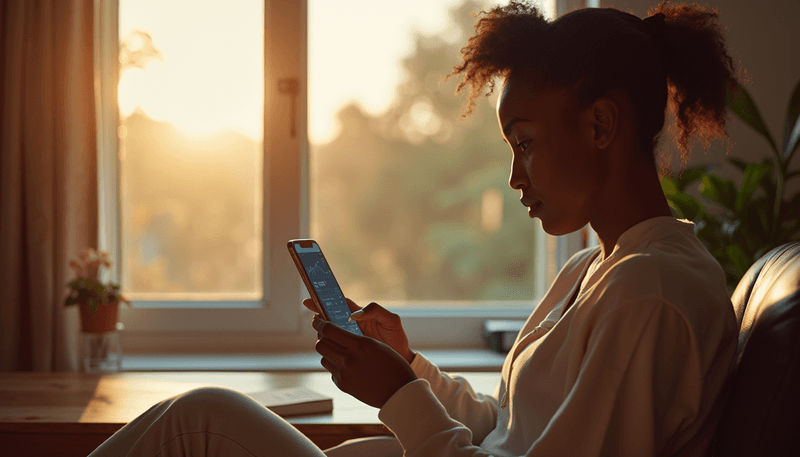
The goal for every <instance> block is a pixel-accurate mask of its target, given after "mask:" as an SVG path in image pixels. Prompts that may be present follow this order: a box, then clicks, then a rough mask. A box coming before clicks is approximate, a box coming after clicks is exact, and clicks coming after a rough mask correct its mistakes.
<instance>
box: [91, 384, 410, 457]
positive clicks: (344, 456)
mask: <svg viewBox="0 0 800 457" xmlns="http://www.w3.org/2000/svg"><path fill="white" fill-rule="evenodd" d="M402 454H403V448H402V447H401V446H400V443H399V442H398V441H397V439H395V438H394V437H375V438H364V439H358V440H350V441H346V442H344V443H342V444H341V445H339V446H336V447H334V448H331V449H327V450H325V451H324V452H323V451H322V450H320V448H318V447H317V446H316V445H315V444H314V443H312V442H311V441H310V440H309V439H308V438H306V437H305V436H304V435H303V434H302V433H300V432H299V431H298V430H297V429H296V428H294V427H293V426H292V425H291V424H289V423H288V422H286V421H285V420H283V419H281V418H280V417H279V416H277V415H276V414H274V413H273V412H272V411H270V410H268V409H267V408H265V407H264V406H262V405H261V404H260V403H257V402H256V401H254V400H253V399H251V398H250V397H248V396H247V395H244V394H242V393H240V392H237V391H235V390H232V389H228V388H224V387H203V388H199V389H194V390H190V391H188V392H186V393H183V394H181V395H176V396H174V397H172V398H168V399H166V400H164V401H162V402H160V403H157V404H155V405H153V407H151V408H150V409H149V410H147V411H145V412H144V413H143V414H142V415H141V416H139V417H137V418H136V419H134V420H133V421H131V422H130V423H128V424H126V425H125V426H124V427H122V428H121V429H119V431H117V433H115V434H114V435H112V436H111V437H110V438H109V439H107V440H106V441H105V442H104V443H103V444H101V445H100V447H98V448H97V449H95V450H94V452H92V453H91V454H90V456H89V457H101V456H104V457H112V456H113V457H123V456H147V457H170V456H191V457H201V456H202V457H206V456H226V457H236V456H247V457H253V456H258V457H266V456H281V457H293V456H297V457H400V456H402Z"/></svg>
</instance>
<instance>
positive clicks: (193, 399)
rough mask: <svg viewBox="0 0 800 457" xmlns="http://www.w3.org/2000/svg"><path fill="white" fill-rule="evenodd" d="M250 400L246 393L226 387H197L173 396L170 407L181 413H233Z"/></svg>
mask: <svg viewBox="0 0 800 457" xmlns="http://www.w3.org/2000/svg"><path fill="white" fill-rule="evenodd" d="M252 401H253V400H252V399H251V398H250V397H248V396H247V395H245V394H243V393H241V392H238V391H236V390H233V389H229V388H227V387H199V388H196V389H192V390H189V391H187V392H184V393H183V394H180V395H178V396H176V397H173V399H172V402H171V404H170V409H171V410H177V411H179V412H181V413H183V414H190V415H194V414H196V415H198V416H203V415H206V414H212V415H214V416H219V415H224V414H226V413H235V412H236V411H237V410H239V409H241V408H242V407H244V406H246V405H247V404H248V403H249V402H252Z"/></svg>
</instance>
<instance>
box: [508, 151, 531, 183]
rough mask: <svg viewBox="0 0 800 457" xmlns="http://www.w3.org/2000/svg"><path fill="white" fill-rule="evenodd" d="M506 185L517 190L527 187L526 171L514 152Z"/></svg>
mask: <svg viewBox="0 0 800 457" xmlns="http://www.w3.org/2000/svg"><path fill="white" fill-rule="evenodd" d="M508 185H509V186H511V188H512V189H517V190H524V189H525V188H526V187H528V172H527V170H525V167H524V166H523V164H522V161H521V160H520V159H519V158H518V157H517V155H516V154H514V156H513V158H512V159H511V176H510V177H509V178H508Z"/></svg>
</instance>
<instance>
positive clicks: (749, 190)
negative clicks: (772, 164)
mask: <svg viewBox="0 0 800 457" xmlns="http://www.w3.org/2000/svg"><path fill="white" fill-rule="evenodd" d="M769 170H770V169H769V167H768V166H766V165H764V164H760V163H756V162H753V163H750V164H748V165H747V168H745V170H744V176H743V177H742V185H741V186H740V187H739V192H738V193H737V194H736V207H735V211H736V213H737V214H739V213H741V212H742V209H743V208H744V207H745V204H747V203H748V202H749V201H750V197H752V196H753V194H754V193H755V191H756V190H757V189H758V187H759V186H760V185H761V180H762V179H764V176H765V175H766V174H767V173H769Z"/></svg>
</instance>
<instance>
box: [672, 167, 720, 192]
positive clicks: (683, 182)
mask: <svg viewBox="0 0 800 457" xmlns="http://www.w3.org/2000/svg"><path fill="white" fill-rule="evenodd" d="M714 167H715V166H714V165H713V164H712V165H701V166H697V167H692V168H687V169H686V170H683V171H682V172H681V173H680V174H679V175H678V177H677V179H676V180H675V181H676V183H677V186H678V190H680V191H681V192H685V191H686V188H687V187H689V184H692V183H693V182H695V181H698V180H700V179H702V178H703V176H705V175H706V174H708V173H711V171H712V169H713V168H714Z"/></svg>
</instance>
